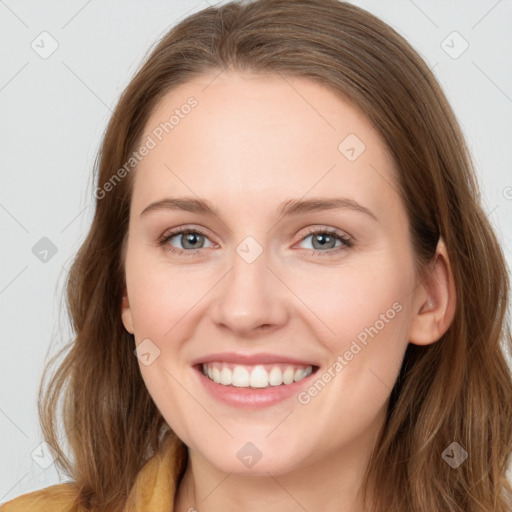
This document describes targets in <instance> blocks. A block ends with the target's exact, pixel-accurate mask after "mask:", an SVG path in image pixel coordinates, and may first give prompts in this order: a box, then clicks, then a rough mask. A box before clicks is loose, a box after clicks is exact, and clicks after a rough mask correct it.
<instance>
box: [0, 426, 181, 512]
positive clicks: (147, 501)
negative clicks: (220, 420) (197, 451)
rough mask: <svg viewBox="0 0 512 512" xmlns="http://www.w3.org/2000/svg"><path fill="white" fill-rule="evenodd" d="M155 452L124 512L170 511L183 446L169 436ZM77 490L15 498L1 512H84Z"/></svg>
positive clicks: (64, 487)
mask: <svg viewBox="0 0 512 512" xmlns="http://www.w3.org/2000/svg"><path fill="white" fill-rule="evenodd" d="M169 434H170V435H167V436H166V437H165V439H164V440H163V441H162V445H161V447H160V449H159V450H158V452H157V453H156V454H155V455H154V456H153V457H151V458H150V459H149V460H148V461H147V462H146V464H145V465H144V466H143V467H142V469H141V470H140V471H139V473H138V475H137V478H136V480H135V483H134V485H133V487H132V489H131V491H130V495H129V498H128V502H127V507H126V512H162V511H166V512H173V510H174V497H175V494H176V487H177V481H178V478H179V475H180V472H181V471H182V469H183V467H184V463H185V460H186V447H185V445H184V444H183V443H182V441H181V440H180V439H179V438H178V437H177V436H176V435H174V434H172V433H169ZM76 496H77V487H76V486H75V485H74V484H73V483H63V484H57V485H52V486H50V487H46V488H44V489H41V490H39V491H34V492H30V493H27V494H23V495H22V496H18V497H17V498H14V499H12V500H11V501H8V502H6V503H3V504H1V505H0V512H84V508H83V507H81V506H77V505H76V504H75V498H76Z"/></svg>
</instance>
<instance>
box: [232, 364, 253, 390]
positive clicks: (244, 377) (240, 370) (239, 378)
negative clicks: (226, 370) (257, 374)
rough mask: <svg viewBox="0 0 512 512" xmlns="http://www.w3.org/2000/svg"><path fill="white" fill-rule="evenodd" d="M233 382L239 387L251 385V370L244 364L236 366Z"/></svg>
mask: <svg viewBox="0 0 512 512" xmlns="http://www.w3.org/2000/svg"><path fill="white" fill-rule="evenodd" d="M231 384H232V385H233V386H235V387H237V388H248V387H249V372H248V371H247V369H246V368H244V367H243V366H235V369H234V370H233V378H232V379H231Z"/></svg>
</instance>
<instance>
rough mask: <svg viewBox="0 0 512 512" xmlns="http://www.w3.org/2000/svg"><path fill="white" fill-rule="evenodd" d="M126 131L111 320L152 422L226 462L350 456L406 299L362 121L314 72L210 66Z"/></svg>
mask: <svg viewBox="0 0 512 512" xmlns="http://www.w3.org/2000/svg"><path fill="white" fill-rule="evenodd" d="M191 97H193V98H192V99H191ZM166 123H167V124H166ZM142 143H143V144H145V147H146V150H142V151H139V154H140V155H143V154H145V156H142V158H141V161H140V162H139V164H138V165H137V168H136V170H134V171H133V172H134V176H133V178H134V189H133V197H132V204H131V213H130V224H129V233H128V244H127V249H126V267H125V268H126V290H127V297H126V298H125V299H124V302H123V322H124V325H125V327H126V328H127V329H128V330H129V331H130V332H133V333H134V335H135V342H136V345H137V346H139V345H140V346H139V348H138V350H137V353H138V357H139V365H140V370H141V372H142V376H143V379H144V381H145V383H146V386H147V388H148V390H149V393H150V394H151V396H152V398H153V400H154V401H155V403H156V405H157V407H158V408H159V410H160V411H161V413H162V414H163V416H164V418H165V419H166V421H167V422H168V424H169V425H170V426H171V428H172V429H173V430H174V431H175V432H176V433H177V434H178V436H179V437H180V438H181V439H182V440H183V441H184V442H185V443H186V444H187V445H188V447H189V448H190V450H191V451H192V453H193V454H194V456H195V457H198V458H200V459H201V460H203V462H205V463H208V464H211V465H213V466H215V467H217V468H218V469H220V470H222V471H226V472H236V473H251V474H261V475H264V474H266V472H270V473H272V474H274V475H277V474H280V473H285V472H288V471H291V470H293V469H296V468H298V467H300V466H306V465H312V464H315V463H320V462H321V461H325V460H328V459H332V457H333V456H334V455H335V454H344V456H345V457H346V460H350V459H351V458H354V460H355V457H360V456H361V453H363V452H365V450H368V449H369V448H370V445H371V443H372V442H373V440H374V439H375V436H376V435H377V432H378V430H379V428H380V426H381V425H382V423H383V421H384V417H385V410H386V406H387V403H388V399H389V395H390V392H391V389H392V387H393V385H394V383H395V380H396V378H397V376H398V372H399V369H400V366H401V363H402V359H403V356H404V353H405V350H406V347H407V344H408V340H409V335H410V329H411V324H412V321H413V318H414V315H416V314H417V312H418V309H419V307H420V305H421V304H420V303H421V301H422V300H423V298H424V294H423V295H421V294H420V291H421V289H422V287H421V286H418V284H419V283H418V281H417V278H416V275H415V271H414V268H415V265H414V261H415V260H414V255H413V252H412V246H411V242H410V240H409V233H408V219H407V215H406V212H405V209H404V206H403V204H402V202H401V200H400V198H399V196H398V194H397V186H396V185H395V181H394V172H395V171H394V169H393V161H392V159H391V157H390V155H389V153H388V151H387V149H386V147H385V145H384V142H383V140H382V139H381V138H380V136H379V134H378V133H377V131H376V130H375V129H374V128H373V126H372V124H371V122H370V121H369V120H368V119H367V118H366V117H365V116H363V115H362V114H361V113H360V112H359V111H358V110H357V109H356V108H355V107H353V106H352V105H351V104H350V103H349V102H346V101H344V100H343V99H341V98H340V97H338V96H337V95H335V94H334V93H333V92H331V91H329V90H328V89H326V88H324V87H323V86H321V85H319V84H317V83H316V82H312V81H309V80H306V79H301V78H289V77H287V78H286V79H283V78H281V77H279V76H273V75H255V74H240V73H235V72H229V73H228V72H225V73H222V74H220V75H218V74H217V73H216V74H211V75H208V76H206V75H205V76H202V77H199V78H196V79H194V80H193V81H192V82H190V83H187V84H185V85H182V86H180V87H179V88H176V89H174V90H172V91H171V92H169V93H168V94H167V96H166V97H165V98H164V101H162V102H161V103H160V104H159V106H158V107H157V109H156V110H155V111H154V113H153V115H152V116H151V118H150V119H149V121H148V123H147V125H146V130H145V133H144V135H143V138H142ZM141 147H142V146H141ZM177 200H180V202H178V201H177ZM328 201H330V202H331V203H330V205H331V206H332V207H326V205H325V204H324V202H328ZM334 201H336V203H335V202H334ZM205 203H207V204H208V206H209V207H210V208H211V210H208V209H207V208H206V206H205ZM327 206H328V205H327ZM213 211H215V212H216V213H213ZM180 229H183V230H185V231H187V230H191V231H192V233H188V234H187V233H185V234H172V232H173V231H176V230H180ZM194 232H195V234H194ZM198 233H199V234H198ZM165 240H166V241H165ZM161 241H163V242H162V243H161ZM134 348H135V347H134ZM201 363H208V365H207V366H206V367H205V371H206V372H208V369H209V371H210V373H211V376H212V377H213V378H214V379H215V380H219V379H221V382H218V383H216V382H214V381H212V380H210V378H209V377H207V376H205V375H204V373H203V371H202V364H201ZM310 371H312V373H309V372H310ZM283 379H284V383H283V382H282V380H283ZM293 379H298V380H297V381H293ZM292 381H293V383H292V384H291V383H290V382H292ZM229 382H231V384H228V383H229ZM280 382H281V383H280ZM233 384H236V385H233Z"/></svg>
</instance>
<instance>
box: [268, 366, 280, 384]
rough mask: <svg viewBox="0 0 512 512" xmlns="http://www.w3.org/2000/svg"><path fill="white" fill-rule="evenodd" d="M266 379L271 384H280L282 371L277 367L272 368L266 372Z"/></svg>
mask: <svg viewBox="0 0 512 512" xmlns="http://www.w3.org/2000/svg"><path fill="white" fill-rule="evenodd" d="M268 381H269V383H270V385H271V386H280V385H281V384H282V383H283V372H282V371H281V370H280V369H279V368H276V367H274V368H272V370H270V373H269V374H268Z"/></svg>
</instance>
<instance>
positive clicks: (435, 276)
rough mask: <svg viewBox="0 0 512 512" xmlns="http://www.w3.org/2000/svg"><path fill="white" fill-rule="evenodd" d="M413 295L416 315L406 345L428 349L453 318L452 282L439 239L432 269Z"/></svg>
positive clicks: (451, 274) (452, 278) (453, 291)
mask: <svg viewBox="0 0 512 512" xmlns="http://www.w3.org/2000/svg"><path fill="white" fill-rule="evenodd" d="M416 292H417V293H416V297H415V302H414V304H413V306H414V308H415V311H416V313H415V316H414V318H413V319H412V323H411V326H410V329H409V342H410V343H412V344H414V345H429V344H431V343H435V342H436V341H438V340H439V339H440V338H441V337H442V336H443V335H444V334H445V333H446V331H447V330H448V328H449V327H450V325H451V323H452V321H453V318H454V316H455V307H456V290H455V281H454V277H453V273H452V270H451V265H450V260H449V258H448V252H447V250H446V246H445V244H444V241H443V240H442V238H440V239H439V242H438V244H437V250H436V255H435V257H434V261H433V264H432V268H431V270H430V271H429V273H428V274H427V276H426V277H425V278H424V279H423V281H422V283H421V284H420V285H419V286H418V287H417V290H416Z"/></svg>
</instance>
